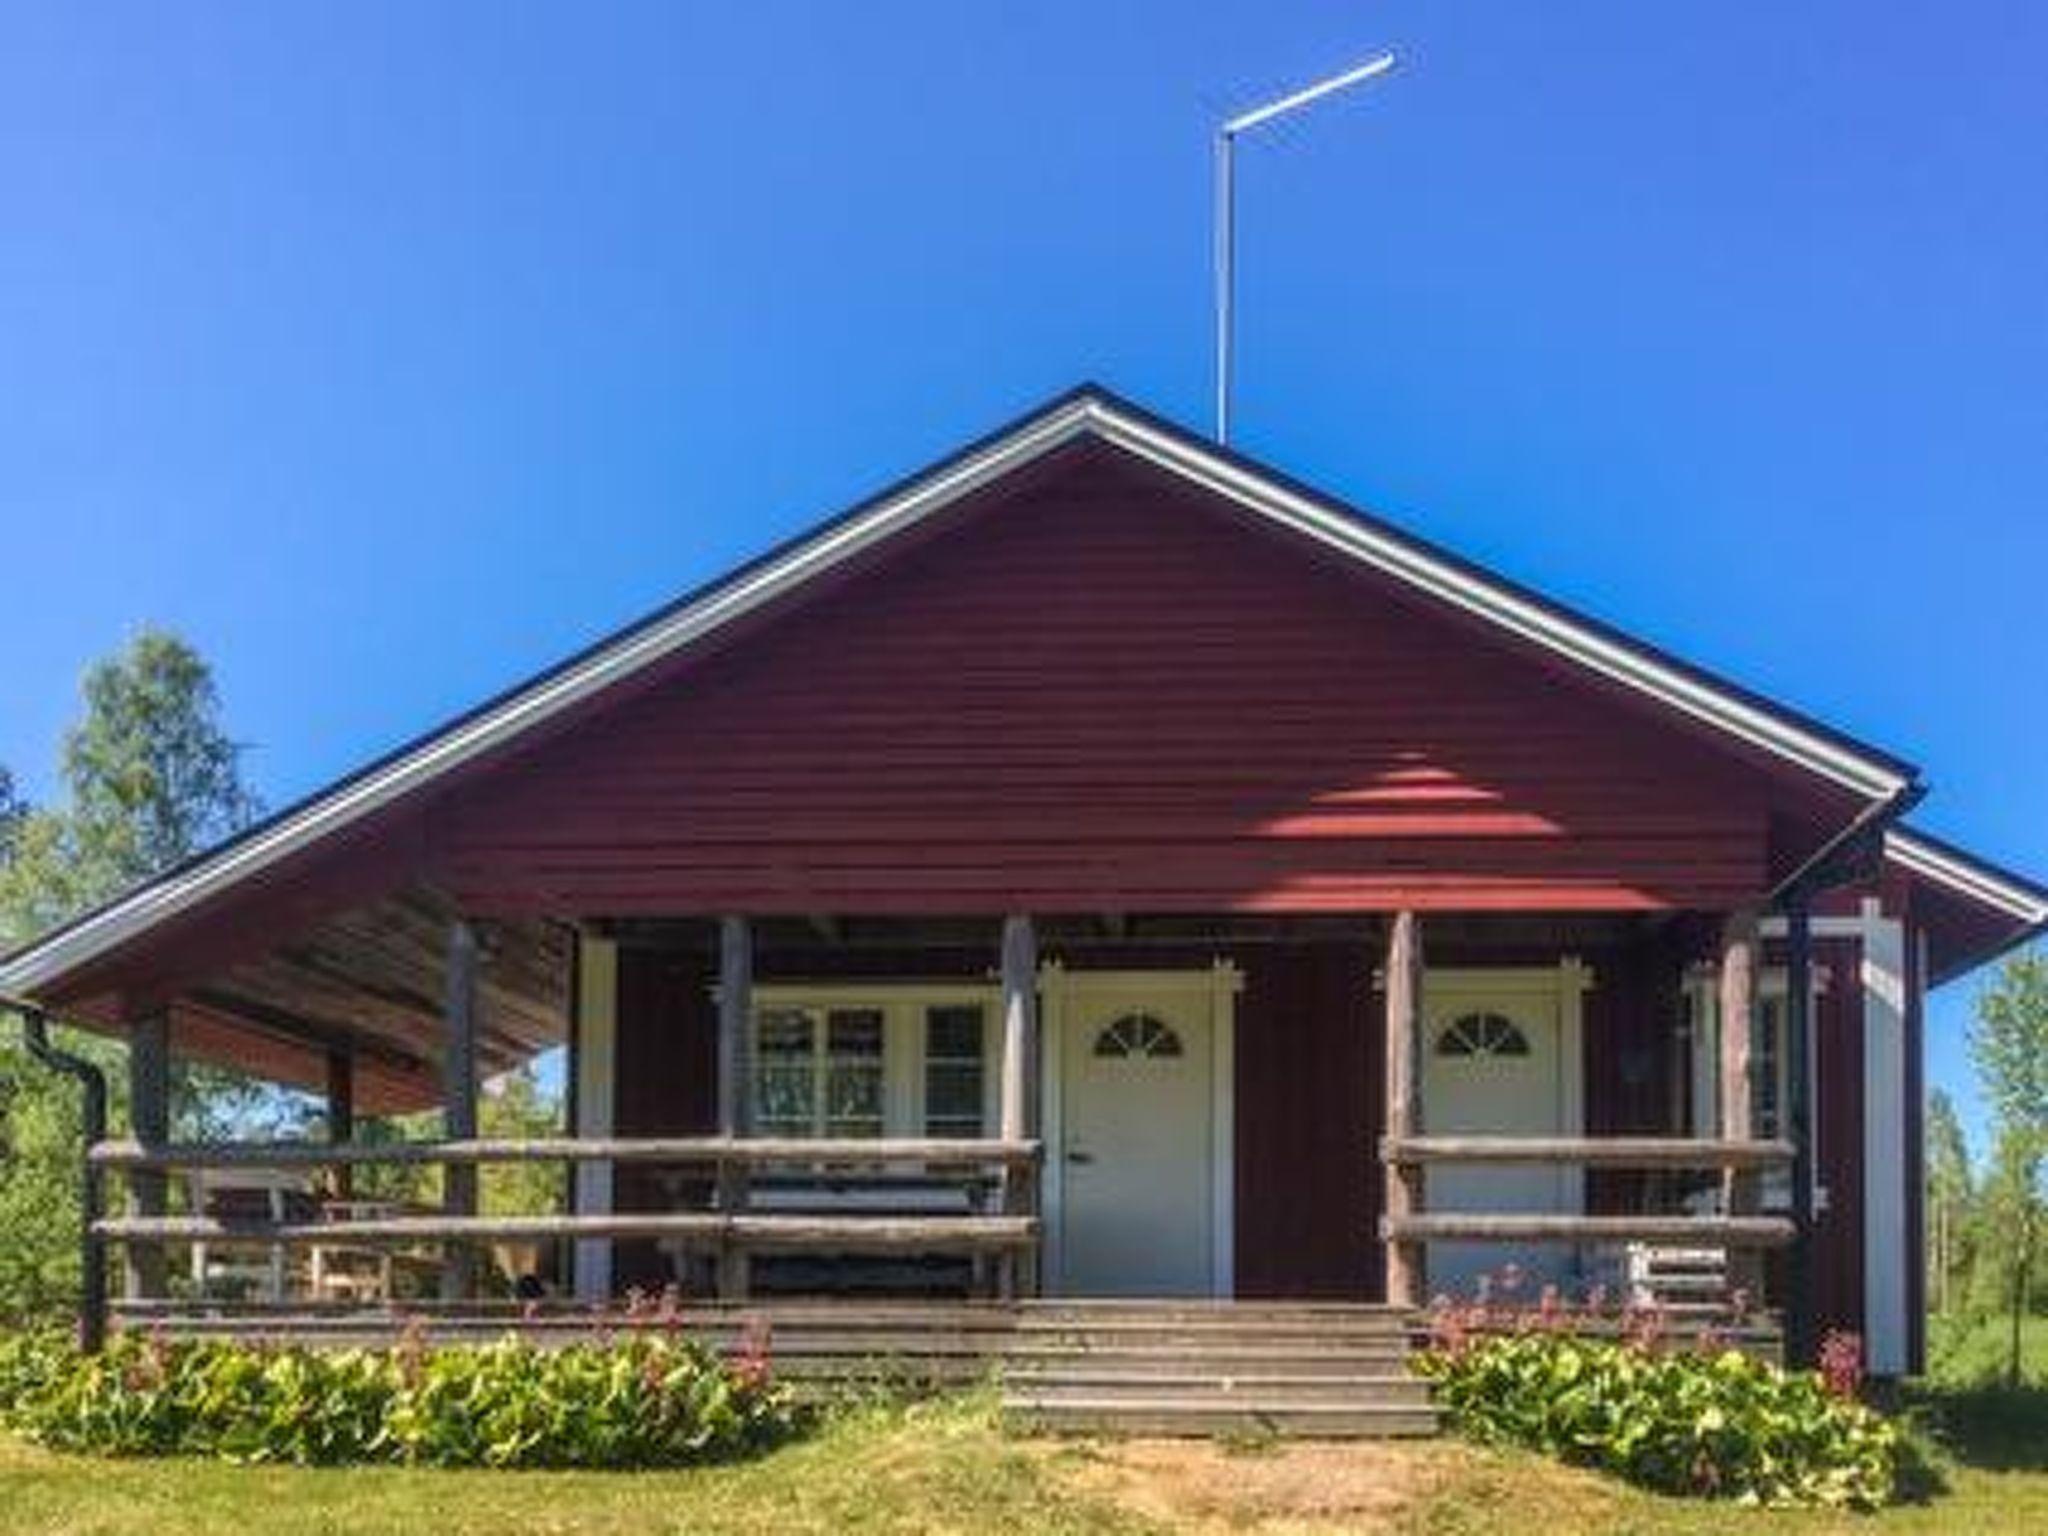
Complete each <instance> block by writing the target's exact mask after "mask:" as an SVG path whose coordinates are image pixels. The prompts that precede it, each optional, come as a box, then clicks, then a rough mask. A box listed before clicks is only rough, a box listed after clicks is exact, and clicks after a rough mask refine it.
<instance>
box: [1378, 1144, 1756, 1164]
mask: <svg viewBox="0 0 2048 1536" xmlns="http://www.w3.org/2000/svg"><path fill="white" fill-rule="evenodd" d="M1380 1156H1381V1158H1382V1159H1383V1160H1384V1161H1386V1162H1389V1163H1397V1164H1402V1165H1408V1164H1419V1163H1555V1164H1559V1165H1561V1166H1567V1167H1570V1166H1577V1167H1585V1168H1698V1169H1722V1168H1772V1167H1787V1166H1790V1164H1791V1162H1792V1143H1791V1142H1789V1141H1715V1140H1710V1139H1704V1138H1695V1137H1684V1136H1403V1137H1399V1138H1395V1137H1391V1136H1390V1137H1387V1138H1385V1139H1384V1140H1382V1141H1381V1143H1380Z"/></svg>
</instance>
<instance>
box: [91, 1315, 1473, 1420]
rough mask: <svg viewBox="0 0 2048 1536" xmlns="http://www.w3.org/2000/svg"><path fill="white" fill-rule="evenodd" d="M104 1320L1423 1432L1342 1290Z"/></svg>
mask: <svg viewBox="0 0 2048 1536" xmlns="http://www.w3.org/2000/svg"><path fill="white" fill-rule="evenodd" d="M117 1321H118V1325H119V1326H122V1327H128V1328H136V1327H146V1328H150V1329H153V1330H161V1331H162V1332H164V1333H165V1334H167V1335H170V1336H174V1337H209V1336H212V1337H221V1336H227V1337H236V1338H261V1339H268V1340H275V1341H278V1342H292V1343H300V1344H315V1345H321V1346H326V1347H334V1348H342V1347H348V1346H377V1345H388V1344H390V1343H392V1342H393V1341H395V1340H396V1339H398V1338H399V1337H401V1336H404V1335H406V1334H408V1333H412V1334H415V1335H418V1334H423V1335H424V1336H425V1337H426V1338H427V1339H429V1340H431V1341H441V1342H454V1341H463V1342H474V1343H482V1342H488V1341H490V1340H494V1339H498V1338H502V1337H504V1336H505V1335H506V1334H507V1333H516V1334H518V1335H519V1336H520V1337H522V1338H526V1339H529V1340H532V1341H535V1342H537V1343H540V1344H543V1345H545V1344H550V1343H553V1344H561V1345H567V1344H572V1343H583V1342H589V1341H591V1340H595V1339H599V1338H606V1337H616V1336H617V1335H618V1334H620V1333H621V1332H625V1331H629V1330H636V1329H637V1330H646V1331H649V1332H669V1331H673V1332H676V1333H679V1334H681V1335H683V1336H686V1337H689V1338H695V1339H700V1340H702V1341H704V1342H705V1343H707V1344H710V1345H711V1346H713V1347H714V1348H718V1349H720V1350H723V1351H727V1352H733V1351H737V1350H740V1349H743V1348H746V1347H748V1346H749V1344H750V1343H751V1342H755V1341H760V1340H764V1339H765V1341H766V1345H767V1352H768V1356H769V1359H770V1361H771V1363H772V1365H773V1368H774V1370H775V1371H776V1373H777V1374H778V1375H780V1376H781V1377H783V1378H784V1379H785V1380H787V1381H789V1382H791V1383H792V1384H793V1385H795V1386H796V1387H797V1389H798V1390H799V1391H801V1392H804V1393H806V1394H811V1395H816V1396H818V1397H821V1398H822V1397H829V1396H830V1395H832V1394H833V1393H835V1392H839V1391H843V1390H847V1389H858V1388H862V1387H877V1386H886V1387H894V1388H903V1389H909V1390H914V1391H915V1390H942V1389H945V1388H949V1387H964V1386H971V1385H976V1384H979V1383H982V1382H992V1383H994V1384H995V1385H996V1386H997V1387H998V1388H999V1389H1000V1390H1001V1392H1002V1395H1003V1401H1004V1407H1005V1410H1006V1412H1007V1413H1008V1414H1009V1415H1010V1416H1011V1418H1012V1419H1013V1421H1014V1422H1016V1423H1017V1424H1019V1425H1020V1426H1024V1427H1029V1428H1033V1429H1042V1430H1046V1431H1056V1432H1082V1431H1108V1432H1114V1433H1124V1434H1140V1433H1141V1434H1165V1435H1209V1434H1218V1433H1232V1432H1262V1433H1283V1434H1297V1435H1310V1436H1317V1437H1347V1438H1357V1437H1379V1436H1396V1435H1398V1436H1416V1435H1429V1434H1433V1433H1435V1431H1436V1427H1437V1416H1436V1411H1435V1409H1434V1408H1433V1407H1432V1406H1431V1403H1430V1397H1429V1388H1428V1385H1427V1384H1426V1383H1425V1382H1424V1381H1423V1380H1422V1379H1421V1378H1419V1377H1417V1376H1416V1375H1414V1374H1413V1373H1412V1372H1411V1371H1410V1370H1409V1366H1408V1361H1409V1356H1410V1354H1411V1352H1412V1350H1413V1348H1414V1346H1415V1342H1416V1337H1417V1335H1416V1323H1417V1320H1416V1318H1415V1317H1414V1316H1413V1314H1411V1313H1409V1312H1406V1311H1404V1310H1401V1309H1396V1308H1391V1307H1383V1306H1376V1305H1370V1304H1353V1303H1343V1302H1259V1301H1238V1302H1232V1301H1216V1302H1210V1301H1178V1300H1134V1301H1056V1300H1027V1301H1014V1302H998V1301H968V1302H931V1301H925V1302H860V1301H851V1300H815V1301H800V1300H789V1301H775V1302H767V1303H762V1304H758V1305H737V1304H730V1303H718V1302H694V1301H693V1302H688V1303H685V1304H683V1305H680V1306H675V1307H672V1308H669V1309H667V1310H663V1309H661V1308H659V1307H643V1308H641V1309H639V1310H637V1311H635V1312H631V1313H623V1312H619V1311H593V1310H592V1309H590V1308H588V1307H578V1306H573V1305H567V1304H559V1303H557V1304H545V1303H544V1304H537V1305H526V1306H521V1305H518V1304H512V1303H467V1304H458V1303H435V1304H431V1305H429V1306H426V1307H422V1308H402V1309H401V1308H361V1307H345V1306H326V1307H322V1306H312V1305H284V1306H279V1305H276V1304H265V1303H251V1302H243V1303H226V1302H219V1303H212V1302H210V1303H205V1304H195V1303H177V1302H166V1303H128V1304H123V1305H121V1306H120V1307H119V1308H118V1310H117Z"/></svg>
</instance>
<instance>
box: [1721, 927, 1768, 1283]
mask: <svg viewBox="0 0 2048 1536" xmlns="http://www.w3.org/2000/svg"><path fill="white" fill-rule="evenodd" d="M1758 947H1759V940H1758V934H1757V916H1756V914H1755V913H1754V912H1735V913H1731V914H1730V915H1729V917H1728V920H1727V922H1726V923H1725V924H1724V925H1723V927H1722V929H1721V959H1720V976H1719V981H1718V990H1719V994H1720V1006H1719V1008H1718V1010H1717V1012H1718V1013H1719V1015H1720V1026H1721V1040H1720V1047H1721V1048H1720V1059H1719V1062H1718V1064H1717V1065H1718V1070H1717V1074H1716V1076H1717V1081H1718V1086H1719V1088H1720V1098H1721V1104H1720V1120H1721V1124H1720V1135H1721V1138H1722V1139H1723V1140H1724V1141H1749V1140H1752V1139H1753V1138H1754V1137H1755V1135H1756V1120H1755V1113H1754V1109H1753V1104H1754V1098H1753V1087H1754V1073H1755V1046H1754V1036H1755V1033H1756V971H1757V951H1758ZM1721 1199H1722V1204H1723V1206H1724V1207H1725V1208H1726V1211H1727V1214H1728V1215H1730V1216H1753V1215H1755V1214H1756V1211H1757V1208H1758V1204H1759V1201H1758V1190H1757V1175H1756V1171H1755V1170H1754V1169H1751V1168H1731V1169H1729V1170H1728V1171H1727V1172H1726V1173H1725V1174H1724V1175H1723V1176H1722V1186H1721ZM1728 1280H1729V1284H1730V1286H1731V1288H1733V1289H1737V1290H1742V1291H1745V1292H1747V1293H1748V1296H1749V1301H1750V1305H1751V1306H1752V1307H1760V1306H1762V1305H1763V1293H1762V1280H1763V1272H1762V1266H1761V1264H1760V1263H1759V1262H1758V1259H1757V1255H1756V1254H1754V1253H1753V1252H1750V1251H1747V1250H1742V1251H1737V1250H1733V1249H1731V1250H1730V1251H1729V1254H1728Z"/></svg>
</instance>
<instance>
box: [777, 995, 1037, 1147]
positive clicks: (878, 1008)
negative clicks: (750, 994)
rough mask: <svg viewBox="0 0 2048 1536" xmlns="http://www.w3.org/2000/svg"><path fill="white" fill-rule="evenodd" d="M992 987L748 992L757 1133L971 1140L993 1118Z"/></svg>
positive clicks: (994, 998) (995, 1087)
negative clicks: (751, 999)
mask: <svg viewBox="0 0 2048 1536" xmlns="http://www.w3.org/2000/svg"><path fill="white" fill-rule="evenodd" d="M995 1002H996V997H995V989H994V988H993V987H986V986H975V985H973V984H971V983H970V984H965V985H957V986H956V985H948V984H944V983H930V982H889V983H880V982H877V983H868V982H854V983H845V984H839V985H827V984H824V983H819V984H815V985H808V984H807V985H788V984H780V983H778V984H772V985H763V986H759V987H756V988H755V990H754V1017H753V1035H754V1038H753V1078H752V1085H751V1089H750V1092H751V1094H752V1108H753V1123H754V1129H755V1131H756V1132H757V1133H758V1134H760V1135H763V1136H786V1137H821V1136H822V1137H832V1138H835V1139H836V1138H842V1137H845V1138H859V1137H882V1136H933V1137H969V1138H971V1137H977V1136H983V1135H987V1134H989V1127H990V1126H992V1125H993V1124H994V1123H995V1115H996V1093H997V1085H996V1081H995V1078H996V1074H995V1072H994V1070H993V1066H992V1063H993V1062H994V1060H995V1050H994V1042H993V1040H992V1039H991V1034H992V1030H993V1027H994V1020H995V1018H996V1016H997V1010H996V1006H995Z"/></svg>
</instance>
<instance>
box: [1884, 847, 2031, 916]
mask: <svg viewBox="0 0 2048 1536" xmlns="http://www.w3.org/2000/svg"><path fill="white" fill-rule="evenodd" d="M1884 854H1885V857H1886V858H1888V859H1890V860H1891V861H1892V862H1893V863H1895V864H1897V865H1899V866H1900V867H1901V868H1903V869H1906V870H1910V871H1911V872H1912V873H1914V874H1916V875H1920V876H1923V877H1925V878H1926V879H1929V880H1932V881H1933V882H1934V883H1935V884H1937V885H1941V886H1946V887H1947V888H1948V889H1949V890H1951V891H1954V892H1955V893H1956V894H1957V895H1959V896H1966V897H1968V898H1969V899H1970V900H1972V901H1976V902H1981V903H1983V904H1984V905H1985V906H1988V907H1996V908H1997V909H1998V910H1999V911H2001V912H2005V913H2008V914H2010V915H2011V916H2012V917H2013V918H2014V919H2015V920H2017V921H2019V922H2022V923H2025V924H2026V925H2027V926H2028V927H2030V928H2039V927H2041V926H2042V925H2043V924H2048V896H2044V895H2043V894H2042V893H2041V892H2040V891H2039V890H2037V889H2035V888H2033V887H2030V886H2027V885H2023V884H2020V883H2018V882H2016V881H2014V880H2012V879H2009V878H2007V877H2006V876H2005V875H2003V874H2001V873H2000V872H1999V871H1997V870H1995V869H1991V868H1989V867H1987V866H1986V865H1984V864H1983V863H1981V862H1979V861H1978V860H1976V859H1971V858H1966V857H1964V856H1963V855H1961V854H1959V853H1957V852H1955V851H1954V850H1953V849H1949V848H1943V847H1939V846H1937V845H1936V844H1934V843H1932V842H1929V841H1927V840H1926V839H1924V838H1921V837H1917V836H1915V835H1914V834H1913V833H1912V832H1910V831H1907V830H1906V829H1905V828H1903V827H1893V828H1890V829H1889V830H1887V831H1886V833H1885V835H1884Z"/></svg>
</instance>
